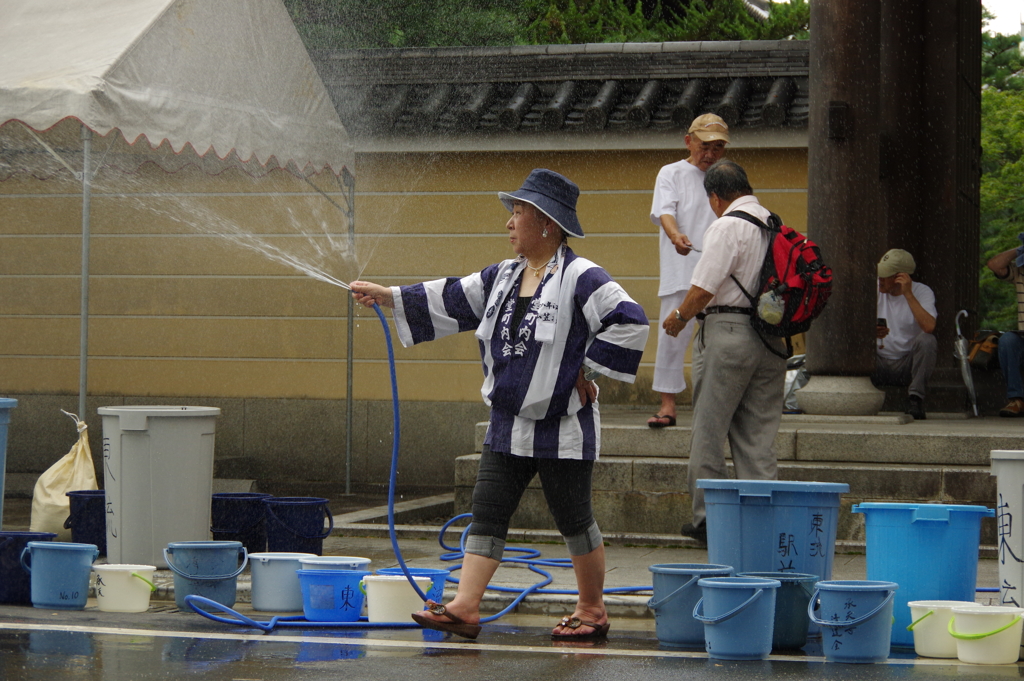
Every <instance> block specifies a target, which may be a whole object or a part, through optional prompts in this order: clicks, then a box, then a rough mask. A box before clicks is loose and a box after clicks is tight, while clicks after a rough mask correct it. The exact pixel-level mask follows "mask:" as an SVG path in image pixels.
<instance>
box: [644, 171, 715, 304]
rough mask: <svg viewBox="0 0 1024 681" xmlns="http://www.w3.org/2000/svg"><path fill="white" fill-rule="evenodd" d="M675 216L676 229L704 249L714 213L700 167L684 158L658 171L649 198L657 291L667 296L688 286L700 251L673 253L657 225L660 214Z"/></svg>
mask: <svg viewBox="0 0 1024 681" xmlns="http://www.w3.org/2000/svg"><path fill="white" fill-rule="evenodd" d="M662 215H671V216H672V217H673V218H675V221H676V224H677V225H678V226H679V231H680V232H682V233H683V234H685V235H686V236H687V238H689V239H690V243H692V244H693V245H694V246H695V247H697V248H699V249H701V250H704V232H705V230H707V228H708V225H710V224H711V223H712V222H714V221H715V213H714V211H712V210H711V205H710V204H709V203H708V195H707V193H706V192H705V191H704V171H703V170H701V169H700V168H698V167H697V166H695V165H693V164H692V163H690V162H689V161H687V160H682V161H678V162H676V163H670V164H668V165H667V166H664V167H662V169H661V170H660V171H658V179H657V180H656V181H655V183H654V198H653V200H652V202H651V222H653V223H654V224H655V225H658V227H659V232H660V235H659V237H658V250H659V252H660V254H661V255H660V261H661V262H660V264H661V281H660V284H659V286H658V295H659V296H667V295H669V294H672V293H675V292H676V291H685V290H686V289H688V288H690V278H691V276H692V275H693V268H694V267H696V266H697V262H698V261H699V260H700V253H695V252H693V251H691V252H690V253H689V254H688V255H679V254H678V253H676V247H675V245H674V244H673V243H672V242H671V241H670V240H669V238H668V235H667V234H665V230H664V229H660V227H661V216H662Z"/></svg>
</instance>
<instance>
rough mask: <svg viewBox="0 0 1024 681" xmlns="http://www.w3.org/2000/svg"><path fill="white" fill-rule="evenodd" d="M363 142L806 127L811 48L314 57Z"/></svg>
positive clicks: (656, 47)
mask: <svg viewBox="0 0 1024 681" xmlns="http://www.w3.org/2000/svg"><path fill="white" fill-rule="evenodd" d="M311 56H312V58H313V62H314V63H315V64H316V66H317V69H318V70H319V72H320V75H321V78H322V79H323V80H324V83H325V84H326V86H327V89H328V91H329V92H330V93H331V97H332V98H333V99H334V103H335V106H336V107H337V108H338V113H339V115H340V116H341V119H342V122H343V123H344V124H345V126H346V127H347V128H348V129H349V130H350V132H352V133H353V134H354V135H356V136H371V137H373V136H380V135H387V136H407V137H415V136H417V135H423V134H437V133H443V134H448V135H451V134H459V135H474V134H486V133H488V132H498V131H500V132H504V133H516V132H532V133H537V134H544V133H548V134H557V133H559V132H562V133H565V132H568V131H578V132H580V133H587V132H591V133H593V132H600V131H608V130H615V131H620V132H626V133H628V132H631V131H644V130H651V129H663V130H667V129H678V128H683V129H684V130H685V129H686V127H688V126H689V123H690V121H692V120H693V118H694V117H695V116H697V115H700V114H701V113H705V112H714V113H717V114H719V115H720V116H722V117H723V118H724V119H725V120H726V121H727V122H728V123H729V125H730V126H731V127H735V128H761V129H764V128H779V129H782V128H785V129H793V128H801V129H806V127H807V113H808V105H807V102H808V92H807V76H808V62H809V51H808V42H807V41H730V42H694V43H620V44H603V43H602V44H594V45H540V46H528V47H505V48H435V49H404V50H342V51H320V52H313V53H312V54H311Z"/></svg>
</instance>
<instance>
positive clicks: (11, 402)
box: [0, 397, 18, 527]
mask: <svg viewBox="0 0 1024 681" xmlns="http://www.w3.org/2000/svg"><path fill="white" fill-rule="evenodd" d="M17 406H18V400H15V399H12V398H10V397H0V527H3V526H4V489H6V487H5V485H6V484H7V483H6V481H5V479H4V478H5V474H6V471H7V425H8V424H9V423H10V422H11V410H12V409H14V408H15V407H17Z"/></svg>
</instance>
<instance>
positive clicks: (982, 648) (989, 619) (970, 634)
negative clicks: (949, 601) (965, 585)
mask: <svg viewBox="0 0 1024 681" xmlns="http://www.w3.org/2000/svg"><path fill="white" fill-rule="evenodd" d="M1021 614H1024V608H1010V607H1006V606H1000V605H957V606H954V607H953V617H952V619H950V620H949V625H948V627H947V631H948V632H949V635H950V636H952V637H953V638H955V639H956V656H957V657H958V658H960V661H961V662H967V663H969V664H1013V663H1014V662H1016V661H1017V660H1018V659H1020V640H1021V629H1022V627H1024V621H1022V620H1021Z"/></svg>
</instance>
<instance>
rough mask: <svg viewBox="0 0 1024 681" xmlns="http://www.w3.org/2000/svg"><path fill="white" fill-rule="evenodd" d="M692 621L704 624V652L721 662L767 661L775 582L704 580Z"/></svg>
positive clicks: (730, 579) (737, 578)
mask: <svg viewBox="0 0 1024 681" xmlns="http://www.w3.org/2000/svg"><path fill="white" fill-rule="evenodd" d="M697 584H698V585H699V586H700V590H701V593H702V594H703V595H702V597H701V599H700V600H699V601H697V605H695V606H693V618H694V619H695V620H699V621H701V622H703V623H704V649H705V650H706V651H707V653H708V656H709V657H713V658H715V659H718V660H764V659H766V658H767V657H768V655H769V654H770V653H771V652H772V632H773V629H774V625H775V595H776V590H777V589H778V588H779V587H780V586H782V584H781V582H779V581H778V580H776V579H761V578H759V577H705V578H704V579H701V580H699V581H698V582H697Z"/></svg>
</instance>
